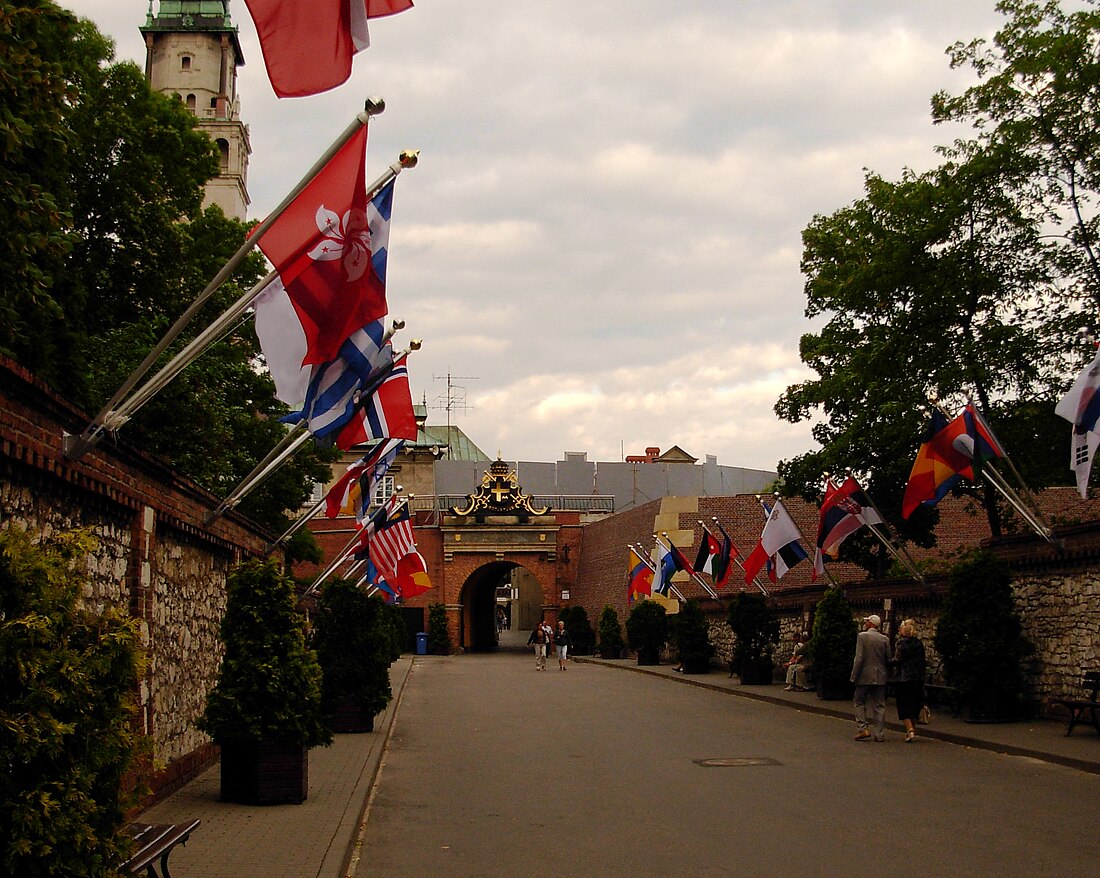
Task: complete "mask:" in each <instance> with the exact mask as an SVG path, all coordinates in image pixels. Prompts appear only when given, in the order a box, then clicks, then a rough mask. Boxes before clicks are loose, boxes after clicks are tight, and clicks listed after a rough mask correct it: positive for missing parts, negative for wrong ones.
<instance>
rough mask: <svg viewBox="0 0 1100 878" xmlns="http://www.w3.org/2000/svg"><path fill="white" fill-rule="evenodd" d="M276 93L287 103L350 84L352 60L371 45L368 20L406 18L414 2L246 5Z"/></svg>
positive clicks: (283, 0)
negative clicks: (383, 17)
mask: <svg viewBox="0 0 1100 878" xmlns="http://www.w3.org/2000/svg"><path fill="white" fill-rule="evenodd" d="M245 5H246V6H248V11H249V13H250V14H251V15H252V20H253V22H255V24H256V35H257V36H258V37H259V38H260V51H261V52H262V53H263V56H264V65H265V66H266V67H267V78H268V79H270V80H271V87H272V89H274V91H275V94H277V95H278V96H279V97H281V98H296V97H304V96H306V95H314V94H318V93H319V92H323V91H328V90H329V89H330V88H336V86H338V85H342V84H343V83H345V82H347V80H348V77H349V76H351V59H352V57H353V56H354V55H355V53H356V52H359V51H361V50H363V49H365V48H367V46H369V45H370V35H369V33H368V30H367V20H368V19H371V18H380V17H381V16H383V15H393V14H394V13H397V12H404V11H405V10H406V9H409V8H410V7H411V6H412V5H413V4H412V0H245Z"/></svg>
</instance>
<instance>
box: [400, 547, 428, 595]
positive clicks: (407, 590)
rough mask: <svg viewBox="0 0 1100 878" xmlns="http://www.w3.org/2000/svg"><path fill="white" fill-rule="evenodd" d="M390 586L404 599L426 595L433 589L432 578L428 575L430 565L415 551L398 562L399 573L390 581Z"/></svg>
mask: <svg viewBox="0 0 1100 878" xmlns="http://www.w3.org/2000/svg"><path fill="white" fill-rule="evenodd" d="M390 585H391V586H392V587H393V588H394V590H395V591H396V592H397V593H398V594H399V595H401V597H402V598H414V597H416V596H417V595H419V594H424V592H426V591H428V589H430V588H431V587H432V578H431V577H430V576H429V575H428V565H427V563H426V562H425V561H424V556H423V555H421V554H420V553H419V552H418V551H417V550H416V549H413V550H412V551H411V552H409V553H408V554H407V555H405V556H404V557H402V558H400V559H399V560H398V562H397V573H396V575H395V576H394V577H393V578H392V579H390Z"/></svg>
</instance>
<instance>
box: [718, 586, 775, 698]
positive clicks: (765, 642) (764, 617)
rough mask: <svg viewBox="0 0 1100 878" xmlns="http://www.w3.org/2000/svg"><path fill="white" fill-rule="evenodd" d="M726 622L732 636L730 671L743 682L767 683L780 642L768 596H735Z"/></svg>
mask: <svg viewBox="0 0 1100 878" xmlns="http://www.w3.org/2000/svg"><path fill="white" fill-rule="evenodd" d="M726 622H727V624H728V625H729V626H730V630H731V631H733V636H734V638H735V642H734V646H733V657H732V658H731V660H730V661H731V670H732V671H733V672H734V673H735V674H737V675H738V676H739V677H740V678H741V682H742V683H770V682H771V681H772V671H773V670H774V668H773V665H774V660H773V656H772V653H773V652H774V651H775V647H776V644H778V643H779V615H778V614H777V613H776V611H775V608H774V607H773V606H772V605H771V603H770V602H769V601H768V599H767V598H766V597H765V596H764V595H762V594H758V593H756V592H745V591H743V592H740V593H738V594H736V595H734V597H733V600H731V601H730V603H729V607H728V608H727V615H726Z"/></svg>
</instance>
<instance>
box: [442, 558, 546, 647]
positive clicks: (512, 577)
mask: <svg viewBox="0 0 1100 878" xmlns="http://www.w3.org/2000/svg"><path fill="white" fill-rule="evenodd" d="M517 574H518V575H517ZM520 592H522V594H520ZM513 595H514V599H513ZM498 598H499V599H498ZM458 602H459V605H460V606H461V624H460V627H459V639H460V642H461V645H462V646H463V648H465V649H466V650H467V651H469V652H485V651H487V650H492V649H498V648H500V647H501V646H502V644H504V645H509V644H515V643H516V642H517V641H518V639H519V638H521V636H522V635H520V633H519V632H520V631H521V630H524V629H530V628H531V627H532V626H533V625H534V624H536V622H537V619H538V618H539V617H541V615H542V613H543V612H544V609H543V607H544V604H545V599H544V589H543V587H542V585H541V583H539V582H538V580H537V578H536V576H535V574H534V573H532V572H531V571H530V570H529V569H527V568H526V567H524V566H523V565H521V564H519V563H517V562H515V561H489V562H488V563H486V564H483V565H482V566H481V567H478V568H477V569H476V570H474V571H473V572H472V573H470V575H469V576H468V577H467V578H466V581H465V582H464V583H462V585H461V587H460V590H459V599H458ZM498 608H499V610H500V611H501V612H505V613H506V618H507V619H508V621H509V629H508V633H507V634H501V633H498V630H497V612H498ZM532 619H534V620H535V621H531V620H532Z"/></svg>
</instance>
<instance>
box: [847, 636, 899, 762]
mask: <svg viewBox="0 0 1100 878" xmlns="http://www.w3.org/2000/svg"><path fill="white" fill-rule="evenodd" d="M881 625H882V619H880V618H879V617H878V616H875V615H871V616H867V617H865V618H864V620H863V630H862V631H861V632H860V633H859V636H858V637H856V658H855V661H854V662H852V682H853V683H855V684H856V688H855V696H854V697H853V699H852V706H853V707H854V708H855V714H856V726H857V728H858V731H857V732H856V740H857V741H866V740H867V739H868V738H870V737H871V731H870V730H869V729H868V725H869V724H870V723H869V722H868V717H867V709H868V708H870V710H871V717H872V718H873V720H874V735H875V740H876V741H881V740H883V738H884V736H885V734H886V676H887V666H886V663H887V662H888V661H889V659H890V641H889V640H888V639H887V637H886V635H885V634H883V633H882V632H881V631H879V628H880V627H881Z"/></svg>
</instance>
